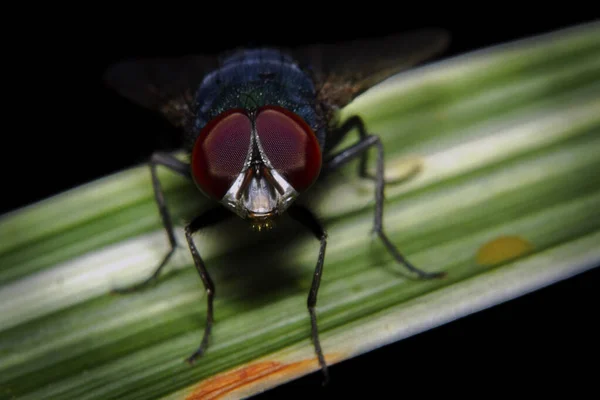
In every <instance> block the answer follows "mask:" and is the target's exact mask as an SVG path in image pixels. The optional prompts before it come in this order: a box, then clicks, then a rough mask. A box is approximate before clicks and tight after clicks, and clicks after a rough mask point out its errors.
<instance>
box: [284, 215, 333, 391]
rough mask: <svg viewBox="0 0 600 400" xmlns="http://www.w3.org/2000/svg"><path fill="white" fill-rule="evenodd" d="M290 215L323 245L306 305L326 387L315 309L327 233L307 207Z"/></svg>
mask: <svg viewBox="0 0 600 400" xmlns="http://www.w3.org/2000/svg"><path fill="white" fill-rule="evenodd" d="M288 213H289V215H290V216H291V217H292V218H294V219H295V220H296V221H298V222H300V223H301V224H302V225H304V226H305V227H306V228H308V229H309V230H310V231H311V232H312V233H313V234H314V235H315V236H316V238H317V239H319V241H320V243H321V245H320V248H319V257H318V258H317V265H316V267H315V272H314V274H313V280H312V284H311V286H310V292H309V293H308V299H307V302H306V304H307V306H308V313H309V315H310V326H311V336H312V341H313V345H314V346H315V352H316V353H317V358H318V360H319V365H320V366H321V370H322V371H323V375H324V376H325V380H324V381H323V384H324V385H325V384H327V382H328V381H329V372H328V370H327V363H326V362H325V357H324V356H323V350H322V349H321V341H320V340H319V329H318V326H317V313H316V311H315V307H316V306H317V294H318V292H319V286H320V285H321V276H322V275H323V263H324V261H325V248H326V247H327V233H326V232H325V229H324V228H323V225H321V223H320V222H319V220H318V219H317V217H316V216H315V215H314V214H313V213H312V212H311V211H310V210H309V209H307V208H306V207H302V206H300V205H292V206H291V207H290V208H289V209H288Z"/></svg>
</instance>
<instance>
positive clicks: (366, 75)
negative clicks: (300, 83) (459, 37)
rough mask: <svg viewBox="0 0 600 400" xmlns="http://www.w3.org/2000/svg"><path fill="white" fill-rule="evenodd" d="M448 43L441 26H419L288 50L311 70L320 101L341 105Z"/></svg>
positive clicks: (434, 52)
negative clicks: (422, 27) (370, 37)
mask: <svg viewBox="0 0 600 400" xmlns="http://www.w3.org/2000/svg"><path fill="white" fill-rule="evenodd" d="M449 42H450V35H449V33H448V32H446V31H444V30H442V29H423V30H417V31H412V32H405V33H401V34H394V35H390V36H386V37H381V38H376V39H361V40H353V41H348V42H341V43H329V44H326V43H321V44H315V45H310V46H306V47H303V48H298V49H292V50H291V53H292V54H293V56H294V57H295V58H296V60H297V61H298V62H299V63H300V64H301V65H303V66H306V67H308V68H309V69H310V70H312V71H313V74H314V77H315V80H316V83H317V87H318V88H319V96H320V98H321V100H324V101H326V102H327V103H329V104H330V105H333V106H337V107H343V106H345V105H346V104H348V103H349V102H350V101H351V100H352V99H353V98H355V97H356V96H358V95H359V94H360V93H362V92H364V91H365V90H367V89H368V88H370V87H372V86H374V85H375V84H377V83H379V82H381V81H383V80H385V79H387V78H389V77H390V76H392V75H394V74H396V73H398V72H401V71H403V70H406V69H408V68H410V67H412V66H414V65H416V64H419V63H421V62H423V61H425V60H427V59H429V58H431V57H433V56H435V55H437V54H439V53H441V52H443V51H444V50H445V49H446V48H447V47H448V44H449Z"/></svg>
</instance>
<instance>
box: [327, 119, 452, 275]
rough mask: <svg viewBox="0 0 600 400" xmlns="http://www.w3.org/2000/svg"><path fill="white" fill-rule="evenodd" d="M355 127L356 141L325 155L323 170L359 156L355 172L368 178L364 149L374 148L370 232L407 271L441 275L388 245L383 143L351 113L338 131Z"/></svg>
mask: <svg viewBox="0 0 600 400" xmlns="http://www.w3.org/2000/svg"><path fill="white" fill-rule="evenodd" d="M354 128H356V129H357V130H358V132H359V135H360V136H359V140H358V142H357V143H355V144H354V145H352V146H350V147H348V148H346V149H344V150H341V151H340V152H338V153H335V154H333V155H331V156H330V157H328V159H327V160H326V161H325V165H324V169H325V170H326V171H333V170H335V169H337V168H339V167H341V166H342V165H345V164H346V163H348V162H349V161H352V160H354V159H356V158H357V157H360V164H359V174H360V175H361V176H363V177H368V175H367V171H366V162H367V157H366V154H367V151H368V150H369V149H371V148H372V147H375V149H376V150H377V166H376V173H375V176H374V177H373V179H374V180H375V221H374V229H373V230H374V231H375V233H376V234H377V236H379V238H380V239H381V241H382V242H383V244H384V245H385V247H386V248H387V250H388V251H389V252H390V254H391V255H392V256H393V257H394V258H395V259H396V261H398V262H399V263H400V264H402V265H404V266H405V267H406V268H407V269H408V270H409V271H411V272H413V273H415V274H417V275H418V276H419V277H420V278H424V279H431V278H442V277H444V276H445V275H446V273H445V272H437V273H430V272H425V271H423V270H421V269H419V268H417V267H415V266H414V265H412V264H411V263H410V262H409V261H408V260H407V259H406V257H404V256H403V255H402V253H400V251H398V249H397V248H396V246H394V245H393V244H392V242H391V241H390V240H389V239H388V237H387V235H386V234H385V231H384V229H383V200H384V186H385V181H384V164H383V161H384V160H383V144H382V143H381V140H380V139H379V137H378V136H376V135H371V134H369V133H367V131H366V129H365V126H364V123H363V120H362V119H361V118H360V117H358V116H353V117H351V118H349V119H348V120H347V121H346V122H345V123H344V124H343V125H342V126H341V127H340V130H341V133H343V134H346V133H348V132H350V131H351V130H352V129H354Z"/></svg>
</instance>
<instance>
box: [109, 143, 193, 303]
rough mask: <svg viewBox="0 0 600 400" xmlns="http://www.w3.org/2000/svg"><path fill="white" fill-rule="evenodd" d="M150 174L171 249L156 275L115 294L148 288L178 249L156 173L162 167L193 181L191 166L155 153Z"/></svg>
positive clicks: (165, 154)
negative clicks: (157, 168) (158, 167)
mask: <svg viewBox="0 0 600 400" xmlns="http://www.w3.org/2000/svg"><path fill="white" fill-rule="evenodd" d="M149 164H150V173H151V175H152V188H153V189H154V199H155V201H156V204H157V205H158V211H159V212H160V216H161V218H162V222H163V227H164V228H165V230H166V231H167V236H168V238H169V244H170V245H171V249H170V250H169V251H168V252H167V254H165V256H164V257H163V259H162V261H161V263H160V264H159V265H158V267H157V268H156V269H155V270H154V273H153V274H152V275H150V277H148V278H147V279H145V280H143V281H142V282H139V283H136V284H134V285H132V286H130V287H126V288H121V289H114V290H113V292H115V293H121V294H123V293H131V292H134V291H136V290H140V289H143V288H145V287H147V286H148V285H149V284H150V283H153V282H155V281H156V279H157V278H158V276H159V274H160V271H161V270H162V269H163V268H164V266H165V265H166V264H167V262H168V261H169V259H170V258H171V256H172V255H173V253H175V248H176V247H177V241H176V240H175V233H174V231H173V223H172V222H171V215H170V214H169V210H168V209H167V203H166V201H165V197H164V195H163V191H162V187H161V185H160V181H159V180H158V175H157V173H156V167H157V166H159V165H162V166H164V167H166V168H168V169H170V170H171V171H173V172H175V173H177V174H179V175H182V176H184V177H186V178H189V179H191V178H192V176H191V174H190V168H189V165H188V164H186V163H184V162H182V161H179V160H178V159H177V158H175V157H173V156H172V155H170V154H167V153H154V154H152V157H151V158H150V163H149Z"/></svg>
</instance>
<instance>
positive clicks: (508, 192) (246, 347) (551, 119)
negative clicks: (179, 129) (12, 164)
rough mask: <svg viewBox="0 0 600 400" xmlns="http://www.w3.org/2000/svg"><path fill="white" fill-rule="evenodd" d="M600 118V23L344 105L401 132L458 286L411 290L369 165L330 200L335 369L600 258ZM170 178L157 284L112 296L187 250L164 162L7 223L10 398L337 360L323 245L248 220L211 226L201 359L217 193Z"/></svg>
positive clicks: (419, 247) (217, 380) (324, 203)
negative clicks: (189, 229)
mask: <svg viewBox="0 0 600 400" xmlns="http://www.w3.org/2000/svg"><path fill="white" fill-rule="evenodd" d="M599 110H600V24H597V23H596V24H588V25H582V26H579V27H576V28H572V29H568V30H563V31H559V32H555V33H552V34H549V35H545V36H540V37H535V38H531V39H528V40H524V41H519V42H515V43H510V44H507V45H503V46H498V47H494V48H490V49H486V50H485V51H479V52H475V53H471V54H466V55H464V56H461V57H457V58H453V59H448V60H444V61H441V62H437V63H434V64H431V65H428V66H424V67H420V68H417V69H414V70H411V71H408V72H406V73H403V74H400V75H398V76H396V77H394V78H391V79H389V80H388V81H386V82H384V83H382V84H381V85H379V86H378V87H376V88H373V89H372V90H370V91H368V92H366V93H365V94H364V95H362V96H361V97H360V98H358V99H357V100H356V101H355V102H353V103H352V104H350V105H349V106H347V107H346V108H345V109H344V110H342V112H341V114H340V117H341V119H342V120H343V119H345V118H347V117H349V116H351V115H353V114H359V115H360V116H362V117H363V118H364V120H365V121H366V123H367V126H368V129H369V130H370V131H371V132H373V133H376V134H378V135H380V137H381V138H382V140H383V142H384V146H385V157H386V158H385V159H386V176H387V177H388V179H390V180H392V181H395V182H393V183H390V184H389V185H388V186H387V187H386V203H385V208H384V227H385V229H386V231H387V233H388V234H389V236H390V240H392V242H393V243H395V244H397V245H398V246H399V248H400V250H401V251H402V252H403V253H404V254H405V255H406V256H407V257H408V259H409V260H411V261H412V262H413V264H415V265H417V266H419V267H420V268H422V269H424V270H427V271H446V272H447V273H448V276H447V277H446V278H445V279H443V280H435V281H423V280H418V279H413V278H410V277H409V275H407V274H406V272H405V270H404V269H403V268H402V266H400V265H398V264H397V263H396V262H395V261H394V260H393V259H392V258H391V257H390V255H389V254H388V253H387V252H386V251H385V249H384V247H383V245H382V244H381V243H380V242H379V241H378V240H377V239H376V238H374V237H373V236H372V235H371V233H370V232H371V230H372V224H373V217H374V185H373V183H372V182H371V181H368V180H361V179H359V178H358V177H357V174H356V168H357V165H356V164H352V165H348V166H347V167H346V168H344V169H342V170H341V171H340V172H339V174H337V175H336V176H334V177H332V179H329V180H327V181H326V182H323V184H321V185H318V186H316V187H314V188H313V189H311V196H310V197H309V198H307V199H304V200H305V201H306V202H307V203H309V204H310V205H312V206H313V207H314V209H315V210H316V211H317V212H318V214H319V215H320V216H321V217H322V219H323V221H324V223H325V224H326V227H327V230H328V234H329V239H328V247H327V254H326V258H325V270H324V274H323V280H322V284H321V289H320V291H319V301H318V307H317V312H318V319H319V326H320V332H321V340H322V345H323V348H324V351H325V353H326V355H327V359H328V361H329V362H330V363H334V362H338V361H341V360H344V359H348V358H350V357H353V356H355V355H358V354H361V353H364V352H368V351H370V350H372V349H374V348H376V347H380V346H382V345H385V344H388V343H391V342H394V341H397V340H401V339H403V338H405V337H407V336H410V335H413V334H415V333H418V332H421V331H424V330H427V329H430V328H432V327H435V326H438V325H440V324H444V323H446V322H449V321H451V320H453V319H456V318H459V317H461V316H464V315H467V314H469V313H473V312H475V311H478V310H481V309H483V308H486V307H489V306H492V305H495V304H498V303H501V302H504V301H506V300H509V299H512V298H515V297H517V296H521V295H523V294H525V293H528V292H531V291H533V290H536V289H538V288H541V287H543V286H547V285H550V284H552V283H554V282H556V281H559V280H561V279H565V278H568V277H570V276H573V275H574V274H578V273H581V272H583V271H585V270H587V269H590V268H593V267H595V266H597V265H599V264H600V248H599V247H598V246H597V243H600V177H599V176H598V174H597V171H598V170H599V168H600V159H598V157H597V155H598V154H600V112H598V111H599ZM355 140H356V136H354V135H350V137H349V138H348V139H347V140H346V141H344V143H342V146H343V145H348V144H350V143H352V142H353V141H355ZM370 161H371V164H370V166H371V167H373V161H374V157H371V160H370ZM160 177H161V181H162V182H163V184H164V185H165V187H166V194H165V196H166V198H167V201H168V204H169V207H170V209H171V210H172V211H173V214H174V216H175V218H176V220H177V221H178V225H179V227H178V230H177V234H178V238H179V243H181V244H182V245H181V246H180V248H179V249H178V253H177V254H176V257H175V259H174V260H173V262H172V263H170V265H169V267H168V271H167V273H165V274H164V275H163V277H162V279H161V282H160V283H159V284H158V285H157V286H155V287H152V288H150V289H148V290H145V291H143V292H139V293H135V294H130V295H125V296H116V295H110V294H109V292H110V290H111V289H114V288H117V287H123V286H127V285H129V284H132V283H135V282H137V281H139V280H142V279H144V278H145V277H147V276H148V275H149V274H150V273H151V272H152V271H153V270H154V268H155V266H156V265H157V262H158V261H159V260H160V259H161V257H162V256H163V255H164V252H165V251H167V249H168V242H167V238H166V235H165V233H164V231H163V230H162V226H161V222H160V218H159V215H158V212H157V209H156V205H155V203H154V199H153V194H152V186H151V184H150V174H149V171H148V168H147V166H139V167H136V168H132V169H129V170H126V171H122V172H120V173H117V174H114V175H112V176H108V177H106V178H104V179H101V180H98V181H95V182H91V183H89V184H87V185H84V186H81V187H79V188H76V189H74V190H71V191H69V192H66V193H63V194H60V195H58V196H55V197H52V198H50V199H47V200H46V201H43V202H40V203H38V204H34V205H32V206H30V207H26V208H23V209H20V210H17V211H15V212H13V213H10V214H7V215H5V216H3V217H2V219H1V220H0V321H1V324H0V396H2V397H6V398H20V399H21V398H22V399H39V398H52V399H73V398H76V399H113V398H114V399H117V398H118V399H155V398H167V399H183V398H196V399H198V398H203V394H207V393H209V392H210V393H211V395H213V396H214V395H216V394H231V395H234V396H247V395H251V394H253V393H257V392H258V391H261V390H264V389H267V388H271V387H274V386H276V385H279V384H281V383H283V382H286V381H288V380H290V379H294V378H297V377H299V376H302V375H304V374H307V373H309V372H312V371H314V370H316V369H318V363H317V361H316V357H315V354H314V350H313V347H312V344H311V341H310V322H309V316H308V312H307V310H306V297H307V295H308V289H309V287H310V283H311V279H312V273H313V269H314V266H315V263H316V258H317V252H318V242H317V241H316V240H315V239H314V238H313V237H311V235H310V234H309V233H308V232H303V231H301V230H299V229H298V228H297V226H296V225H295V224H294V223H293V222H292V221H290V220H288V219H285V218H284V219H283V220H281V221H280V226H278V227H277V229H276V230H274V231H272V232H266V233H261V234H253V233H252V232H251V231H250V229H249V228H248V227H247V226H246V224H245V223H244V221H240V220H236V221H231V222H229V223H227V224H225V225H224V226H222V227H215V228H210V229H207V230H206V231H203V232H201V233H199V234H198V235H196V243H197V244H198V248H199V251H200V252H201V254H202V255H203V258H204V260H205V261H206V263H207V265H208V268H209V270H210V272H211V274H212V277H213V280H214V282H215V284H216V287H217V296H216V300H215V316H216V323H215V325H214V331H213V335H212V338H211V345H210V347H209V349H208V351H207V353H206V354H205V355H204V356H203V357H202V358H201V359H200V360H199V361H198V362H197V364H196V365H195V366H194V367H190V366H189V365H187V364H186V363H184V359H185V358H186V357H187V356H189V355H190V354H191V352H192V351H194V350H195V349H196V347H197V346H198V344H199V341H200V338H201V335H202V332H203V329H204V318H205V312H206V304H205V303H206V296H205V294H204V290H203V287H202V283H201V281H200V279H199V277H198V275H197V273H196V271H195V269H194V267H193V263H192V260H191V256H190V254H189V251H188V249H187V248H186V247H185V246H184V245H183V244H184V243H185V240H184V238H183V235H182V228H181V226H182V225H183V223H184V222H185V221H186V220H189V219H190V218H191V217H193V216H194V215H196V213H197V212H198V211H200V210H202V209H203V208H205V207H207V206H208V202H207V201H206V200H204V199H203V197H202V196H201V195H200V194H199V193H198V191H197V190H196V189H195V188H194V187H193V185H191V184H190V183H189V182H186V181H185V180H184V179H183V178H180V177H177V176H175V175H174V174H172V173H169V172H168V171H160Z"/></svg>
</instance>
